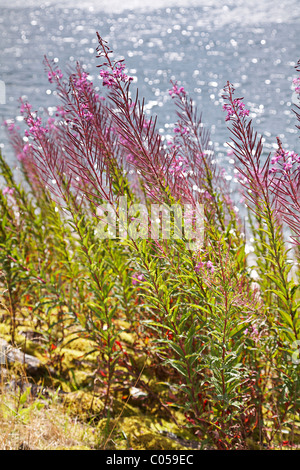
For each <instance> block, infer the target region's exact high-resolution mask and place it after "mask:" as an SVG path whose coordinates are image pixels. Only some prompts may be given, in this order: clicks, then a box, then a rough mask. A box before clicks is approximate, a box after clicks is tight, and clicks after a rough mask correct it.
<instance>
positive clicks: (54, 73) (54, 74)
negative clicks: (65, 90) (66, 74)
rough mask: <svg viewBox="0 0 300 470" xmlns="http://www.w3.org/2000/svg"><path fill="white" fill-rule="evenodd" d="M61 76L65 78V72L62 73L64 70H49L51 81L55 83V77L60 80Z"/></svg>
mask: <svg viewBox="0 0 300 470" xmlns="http://www.w3.org/2000/svg"><path fill="white" fill-rule="evenodd" d="M59 78H63V74H62V71H61V70H60V69H56V70H49V72H48V80H49V82H50V83H53V79H56V80H58V79H59Z"/></svg>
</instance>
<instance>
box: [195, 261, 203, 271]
mask: <svg viewBox="0 0 300 470" xmlns="http://www.w3.org/2000/svg"><path fill="white" fill-rule="evenodd" d="M203 267H204V263H202V261H199V263H198V264H197V265H196V266H195V271H196V273H199V272H200V270H201V269H202V268H203Z"/></svg>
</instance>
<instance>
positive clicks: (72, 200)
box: [0, 35, 300, 450]
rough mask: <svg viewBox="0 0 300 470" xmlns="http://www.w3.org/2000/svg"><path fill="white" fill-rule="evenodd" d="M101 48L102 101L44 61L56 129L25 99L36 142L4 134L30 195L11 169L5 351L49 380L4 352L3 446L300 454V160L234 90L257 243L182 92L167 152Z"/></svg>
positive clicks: (84, 77)
mask: <svg viewBox="0 0 300 470" xmlns="http://www.w3.org/2000/svg"><path fill="white" fill-rule="evenodd" d="M98 40H99V47H98V49H97V52H98V57H99V59H100V64H99V67H100V77H101V79H102V84H103V90H104V96H101V95H100V92H99V91H98V90H97V89H96V87H95V86H94V85H93V83H92V82H91V80H89V77H88V74H87V73H86V72H85V71H84V70H83V69H82V68H81V67H80V65H79V64H77V66H76V69H75V70H74V71H73V72H72V73H71V74H70V75H69V76H66V77H65V76H64V75H63V73H62V71H61V70H60V69H58V68H57V67H56V65H55V64H54V63H51V62H50V61H49V60H48V59H47V58H45V66H46V68H47V73H48V78H49V81H50V83H52V84H53V85H54V86H55V87H56V92H57V93H56V95H57V96H58V98H59V99H60V105H57V107H56V113H55V116H50V115H49V116H46V119H44V120H42V118H41V117H40V116H39V115H38V113H37V112H34V111H33V109H32V106H31V105H30V104H29V103H28V102H24V101H23V100H21V113H22V114H23V117H24V122H25V124H26V125H27V129H26V131H25V135H24V136H23V135H22V134H21V132H20V130H19V129H18V128H17V126H16V125H15V124H14V123H12V122H8V123H7V129H8V132H9V135H10V139H11V143H12V146H13V148H14V150H15V154H16V158H17V160H18V167H19V169H20V170H21V172H22V181H21V183H19V182H17V181H16V178H15V174H14V172H13V170H12V169H11V167H10V166H9V165H8V164H7V162H6V161H5V159H4V158H3V156H0V172H1V176H2V179H3V187H2V188H3V189H2V191H0V263H1V264H0V287H1V291H0V292H1V299H0V302H1V303H0V307H1V317H2V325H1V329H0V337H1V338H2V339H3V340H6V341H8V342H9V343H10V344H11V346H12V347H19V348H21V350H22V351H23V352H24V353H27V354H30V355H34V356H35V357H36V358H38V359H39V361H40V367H39V369H38V371H36V373H33V372H32V371H31V372H30V371H29V369H28V365H26V360H25V356H24V361H23V363H22V362H19V365H17V363H16V362H14V361H9V351H8V350H5V351H6V352H4V353H3V352H2V356H1V357H2V362H3V365H2V368H1V374H2V375H1V377H2V378H1V381H2V385H1V408H0V422H1V433H0V445H1V446H2V447H3V448H16V447H17V448H18V447H19V446H26V445H27V446H29V447H33V448H59V447H61V446H62V447H65V448H75V447H76V446H77V447H78V446H79V447H80V446H81V447H82V446H83V447H85V448H87V449H92V448H93V449H94V448H97V449H104V448H116V449H129V448H133V449H175V448H176V449H179V448H197V449H211V448H214V449H220V450H221V449H222V450H223V449H224V450H229V449H266V448H267V449H270V448H274V447H276V448H278V447H280V448H282V447H283V448H285V447H286V448H290V449H293V448H297V447H298V445H299V437H300V429H299V424H300V422H299V400H300V397H299V390H300V383H299V382H300V380H299V358H300V356H299V349H300V336H299V335H300V319H299V305H300V303H299V302H300V297H299V290H298V287H299V265H298V260H299V241H298V236H299V232H300V230H299V227H300V225H299V221H300V215H299V214H300V212H299V202H298V201H299V198H298V193H299V183H298V181H299V162H300V157H299V156H298V154H297V153H296V152H290V151H285V150H284V149H283V148H282V144H281V142H280V140H279V139H278V140H277V147H278V148H277V151H276V152H275V154H274V155H266V154H265V153H264V149H263V140H262V137H259V136H258V135H257V134H256V132H255V131H254V129H253V125H252V121H251V120H250V118H249V114H250V112H249V110H247V109H246V106H245V104H244V103H243V99H242V98H238V97H237V98H236V97H235V94H234V89H233V86H232V85H231V84H230V83H229V82H228V83H227V85H226V86H225V88H224V96H223V100H224V105H223V109H224V111H225V112H226V113H227V114H226V116H225V119H226V121H227V122H228V127H229V130H230V134H229V135H230V142H229V148H230V151H231V153H232V158H233V159H234V161H235V175H236V180H237V183H236V184H238V185H239V189H240V191H241V194H242V197H243V198H244V202H245V203H246V205H247V208H248V214H249V221H250V224H249V227H245V226H244V224H243V221H242V220H240V218H239V216H238V211H237V210H236V206H235V202H234V201H233V200H232V188H230V187H229V186H228V181H227V179H226V175H224V173H223V171H222V170H221V168H218V165H217V164H216V157H215V155H214V151H213V147H212V144H211V140H210V135H209V132H208V131H207V130H206V129H205V128H204V126H203V125H202V122H201V117H200V116H199V115H198V113H197V109H196V107H195V105H194V102H193V101H192V100H191V99H190V98H189V97H188V94H187V92H186V91H185V90H184V88H183V87H180V86H179V85H178V84H177V83H172V86H171V89H170V92H169V93H170V99H172V100H173V101H174V103H175V106H176V110H177V117H178V120H177V122H176V124H175V126H174V137H173V138H172V139H170V140H169V141H165V140H164V139H163V138H162V137H161V136H160V135H159V133H158V131H157V130H156V121H155V119H153V118H150V119H149V117H148V116H146V114H145V112H144V103H143V101H140V100H139V97H138V93H137V92H136V94H135V95H134V92H133V91H132V87H133V80H132V78H131V77H129V76H128V75H127V73H126V67H125V64H124V62H123V61H118V60H115V59H114V58H113V55H112V51H110V50H109V48H108V46H107V44H106V43H105V41H103V39H102V38H101V37H100V36H99V35H98ZM297 71H298V72H300V63H298V66H297ZM294 84H295V91H296V93H299V92H300V88H299V78H295V81H294ZM295 117H296V119H298V121H299V119H300V114H299V107H297V106H296V105H295ZM297 127H298V128H299V126H297ZM170 207H171V208H173V211H171V212H170ZM181 213H183V215H184V219H183V220H184V222H185V225H184V226H182V225H181V223H178V217H179V216H180V215H181ZM179 220H180V219H179ZM199 220H200V222H201V224H200V225H201V226H200V228H199V225H197V224H198V222H199ZM160 224H162V227H161V232H160V231H159V230H160ZM245 230H247V236H248V234H249V233H250V237H251V238H252V239H253V249H254V255H255V262H254V265H253V266H252V262H250V260H249V259H248V255H247V244H246V233H245ZM159 234H160V236H159ZM290 234H292V235H293V237H294V238H293V243H292V244H291V243H290V239H289V235H290ZM191 240H192V242H191ZM254 273H255V276H254ZM3 358H4V359H3ZM9 362H10V364H9ZM6 363H7V364H6ZM12 363H13V364H14V366H13V367H12V368H11V364H12ZM6 366H7V367H6ZM8 366H9V367H8ZM47 423H48V424H47ZM50 435H51V436H53V437H49V436H50ZM30 436H31V437H32V439H31V437H30ZM47 436H48V437H47ZM51 439H52V440H51ZM62 443H63V444H62Z"/></svg>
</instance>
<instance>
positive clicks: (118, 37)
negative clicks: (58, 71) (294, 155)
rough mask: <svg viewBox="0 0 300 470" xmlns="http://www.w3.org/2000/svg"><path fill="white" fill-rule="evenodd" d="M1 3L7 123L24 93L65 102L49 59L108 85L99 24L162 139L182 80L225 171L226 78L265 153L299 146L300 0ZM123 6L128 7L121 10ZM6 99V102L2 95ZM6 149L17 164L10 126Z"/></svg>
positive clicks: (40, 103) (1, 113)
mask: <svg viewBox="0 0 300 470" xmlns="http://www.w3.org/2000/svg"><path fill="white" fill-rule="evenodd" d="M75 5H76V6H75V7H74V1H71V0H67V1H62V0H61V1H53V0H52V1H48V2H45V3H41V2H37V1H34V0H29V1H28V0H27V1H26V2H24V0H22V1H21V0H14V1H8V0H0V7H1V9H0V37H1V50H0V80H1V82H0V85H1V83H2V91H3V87H4V86H5V100H3V98H2V101H1V103H0V121H1V122H2V121H3V120H4V119H10V118H14V117H17V123H18V122H19V124H20V125H21V126H22V122H21V119H22V118H21V116H20V112H19V103H18V98H19V97H20V96H26V97H27V98H28V100H29V101H30V102H31V104H32V105H33V109H35V110H40V111H42V110H43V109H47V108H48V111H50V113H51V112H53V110H54V109H55V106H56V105H57V104H58V100H57V97H56V96H54V94H53V89H51V86H50V84H49V83H48V81H47V75H46V74H45V73H44V66H43V63H42V62H43V56H44V54H46V55H47V56H48V57H49V58H50V59H54V60H55V61H56V62H57V63H59V66H60V68H62V69H63V70H66V69H67V68H69V67H74V65H75V62H76V61H77V60H79V61H80V62H81V63H82V64H83V66H84V67H85V68H86V71H88V72H89V73H90V74H91V75H92V77H93V81H94V83H95V85H96V86H98V87H99V88H100V90H101V89H102V85H101V81H100V80H99V78H98V75H99V69H97V68H96V65H97V63H98V59H96V54H95V48H96V47H97V40H96V31H98V32H99V33H100V35H101V36H102V37H103V38H104V39H106V40H107V41H108V43H109V46H110V48H111V49H113V50H114V53H115V57H116V58H124V59H125V61H126V64H127V68H128V71H129V73H130V75H131V76H134V78H135V82H134V84H133V88H136V87H138V88H139V94H140V96H144V97H145V100H146V110H147V113H151V114H153V115H157V116H158V128H159V130H160V132H162V133H163V135H164V136H166V137H168V135H172V134H173V128H172V127H173V124H174V122H175V121H176V113H175V109H174V106H173V102H172V99H170V96H169V93H168V90H169V88H170V80H171V79H172V80H178V82H179V83H180V84H181V85H183V86H184V87H185V89H186V90H187V91H188V92H189V94H190V96H191V97H193V99H194V101H195V103H196V104H197V107H198V109H199V112H201V113H202V118H203V122H204V124H205V125H206V126H208V127H209V128H210V130H211V136H212V141H213V143H214V146H215V150H216V156H217V158H218V160H220V161H222V165H224V166H225V167H226V168H227V169H229V167H230V164H231V163H232V160H231V157H230V156H227V151H226V145H224V144H226V141H228V140H229V136H230V133H229V131H228V130H227V127H226V123H225V121H224V118H225V114H224V111H223V109H222V99H221V95H222V89H223V86H224V85H225V84H226V82H227V80H229V81H230V82H231V83H233V84H234V85H235V88H236V96H237V97H244V102H245V104H246V106H247V108H249V109H250V117H251V118H253V120H254V125H255V128H256V130H257V131H258V132H259V133H261V132H263V134H264V139H265V151H266V152H270V151H273V148H275V147H276V136H279V137H280V139H281V140H282V142H283V145H284V147H285V148H287V149H290V150H295V151H298V152H299V138H298V135H297V130H296V128H295V124H296V119H295V116H294V113H293V111H292V107H293V100H294V95H293V87H292V79H293V78H294V77H296V76H297V74H296V71H295V69H294V65H295V64H296V62H297V60H298V59H299V58H300V47H299V46H300V27H299V26H300V2H299V0H280V1H279V0H272V1H269V0H265V1H264V0H262V1H261V0H251V1H243V0H230V1H227V2H224V1H219V0H210V1H205V2H203V1H201V0H194V1H192V0H177V1H176V0H143V1H142V2H141V1H140V0H129V1H126V2H124V1H121V0H110V1H104V2H101V1H99V0H98V1H96V0H94V1H93V0H86V1H83V2H80V6H79V3H78V4H75ZM124 5H126V8H125V7H124ZM4 101H5V104H3V102H4ZM0 142H1V144H0V145H1V147H2V151H3V152H4V154H5V155H6V156H8V158H9V159H10V161H13V156H12V151H11V149H10V147H9V144H8V143H7V139H6V137H5V133H4V130H3V129H1V130H0Z"/></svg>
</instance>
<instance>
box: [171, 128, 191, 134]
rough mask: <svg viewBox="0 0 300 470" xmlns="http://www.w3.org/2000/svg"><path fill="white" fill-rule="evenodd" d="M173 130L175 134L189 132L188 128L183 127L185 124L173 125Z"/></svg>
mask: <svg viewBox="0 0 300 470" xmlns="http://www.w3.org/2000/svg"><path fill="white" fill-rule="evenodd" d="M174 132H175V134H180V135H187V134H189V130H188V128H187V127H185V126H178V127H174Z"/></svg>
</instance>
